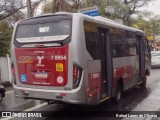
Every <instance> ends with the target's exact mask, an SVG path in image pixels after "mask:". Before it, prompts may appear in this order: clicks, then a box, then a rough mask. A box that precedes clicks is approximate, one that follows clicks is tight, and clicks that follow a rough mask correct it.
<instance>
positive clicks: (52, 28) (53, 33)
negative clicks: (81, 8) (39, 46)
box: [15, 16, 71, 43]
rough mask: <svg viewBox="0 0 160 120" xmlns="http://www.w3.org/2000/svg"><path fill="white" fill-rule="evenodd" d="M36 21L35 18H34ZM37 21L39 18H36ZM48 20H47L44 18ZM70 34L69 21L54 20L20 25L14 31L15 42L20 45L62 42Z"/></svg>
mask: <svg viewBox="0 0 160 120" xmlns="http://www.w3.org/2000/svg"><path fill="white" fill-rule="evenodd" d="M35 19H36V18H35ZM38 19H39V18H38ZM46 19H48V18H46ZM70 34H71V19H65V18H64V17H63V19H59V18H58V19H56V16H54V19H53V20H52V21H51V20H49V21H47V20H46V22H45V20H44V18H43V21H42V22H41V19H39V21H38V23H35V22H34V21H33V22H32V21H30V22H26V23H25V24H23V23H22V24H20V25H18V27H17V30H16V37H15V38H16V40H17V41H18V42H20V43H28V42H47V41H60V40H64V39H66V38H67V37H69V35H70Z"/></svg>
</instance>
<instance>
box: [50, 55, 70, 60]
mask: <svg viewBox="0 0 160 120" xmlns="http://www.w3.org/2000/svg"><path fill="white" fill-rule="evenodd" d="M66 59H67V57H66V55H55V56H51V60H66Z"/></svg>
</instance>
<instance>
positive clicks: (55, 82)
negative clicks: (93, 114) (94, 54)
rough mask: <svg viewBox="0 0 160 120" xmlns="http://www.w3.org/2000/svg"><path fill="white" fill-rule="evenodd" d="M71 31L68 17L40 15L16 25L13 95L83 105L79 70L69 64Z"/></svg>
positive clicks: (13, 46) (14, 35) (13, 58)
mask: <svg viewBox="0 0 160 120" xmlns="http://www.w3.org/2000/svg"><path fill="white" fill-rule="evenodd" d="M71 31H72V15H71V14H69V15H67V14H65V15H62V14H57V15H56V14H55V15H48V16H41V17H36V18H31V19H27V20H23V21H20V22H18V23H17V25H16V27H15V30H14V34H13V38H12V51H11V53H12V56H11V59H12V72H13V76H14V77H13V86H14V90H15V95H16V96H18V97H23V98H29V99H40V100H46V101H58V102H68V103H85V95H84V94H83V90H82V88H81V87H79V85H78V84H79V83H80V80H81V79H82V68H81V67H80V66H78V65H76V64H74V63H72V61H71V60H70V58H71V57H72V56H70V55H69V51H70V48H69V46H70V43H71V34H72V32H71ZM77 95H80V96H81V98H78V97H77Z"/></svg>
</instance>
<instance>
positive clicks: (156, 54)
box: [151, 51, 160, 67]
mask: <svg viewBox="0 0 160 120" xmlns="http://www.w3.org/2000/svg"><path fill="white" fill-rule="evenodd" d="M151 56H152V57H151V66H152V67H160V51H152V52H151Z"/></svg>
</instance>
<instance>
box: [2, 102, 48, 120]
mask: <svg viewBox="0 0 160 120" xmlns="http://www.w3.org/2000/svg"><path fill="white" fill-rule="evenodd" d="M46 105H48V103H47V102H44V103H42V104H39V105H36V106H34V107H31V108H28V109H26V110H23V111H22V112H20V113H23V112H29V111H33V110H35V109H38V108H41V107H43V106H46ZM13 112H14V111H13ZM13 118H15V117H6V118H2V119H0V120H11V119H13Z"/></svg>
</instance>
